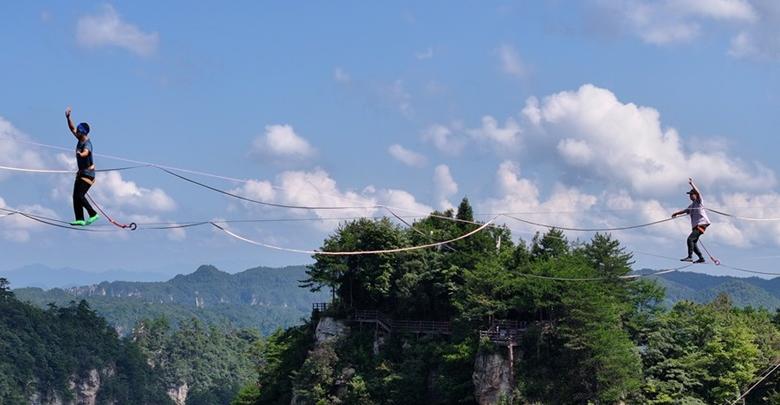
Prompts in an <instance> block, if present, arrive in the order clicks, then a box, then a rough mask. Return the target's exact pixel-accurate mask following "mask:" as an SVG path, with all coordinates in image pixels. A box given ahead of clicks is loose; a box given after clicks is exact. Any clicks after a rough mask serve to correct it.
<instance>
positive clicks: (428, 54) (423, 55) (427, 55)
mask: <svg viewBox="0 0 780 405" xmlns="http://www.w3.org/2000/svg"><path fill="white" fill-rule="evenodd" d="M414 56H415V57H416V58H417V59H418V60H426V59H431V58H433V48H428V49H426V50H424V51H421V52H416V53H415V54H414Z"/></svg>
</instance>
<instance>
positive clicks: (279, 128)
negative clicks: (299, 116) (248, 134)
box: [252, 125, 316, 159]
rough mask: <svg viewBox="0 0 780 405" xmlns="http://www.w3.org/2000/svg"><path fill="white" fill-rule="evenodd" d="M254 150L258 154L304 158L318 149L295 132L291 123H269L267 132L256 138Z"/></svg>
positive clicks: (266, 128)
mask: <svg viewBox="0 0 780 405" xmlns="http://www.w3.org/2000/svg"><path fill="white" fill-rule="evenodd" d="M252 151H253V152H254V153H256V154H260V155H265V156H272V157H276V158H294V159H303V158H308V157H311V156H313V155H314V154H315V153H316V151H315V149H314V148H313V147H312V146H311V145H310V144H309V142H308V141H307V140H306V139H304V138H303V137H301V136H299V135H298V134H296V133H295V130H294V129H293V127H292V126H290V125H268V126H266V127H265V134H263V135H260V136H258V137H257V138H255V140H254V142H253V143H252Z"/></svg>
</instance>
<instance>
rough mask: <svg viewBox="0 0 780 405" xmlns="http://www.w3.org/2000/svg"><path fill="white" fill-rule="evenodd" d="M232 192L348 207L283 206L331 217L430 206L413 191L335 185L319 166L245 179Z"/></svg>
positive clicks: (321, 225) (324, 225) (327, 224)
mask: <svg viewBox="0 0 780 405" xmlns="http://www.w3.org/2000/svg"><path fill="white" fill-rule="evenodd" d="M233 192H235V193H237V194H239V195H243V196H246V197H249V198H254V199H258V200H261V201H264V202H269V203H275V204H284V205H292V206H306V207H351V208H346V209H339V210H328V209H323V210H302V209H293V208H290V209H285V211H286V212H289V213H290V214H292V215H298V216H309V215H316V216H317V217H319V218H322V219H326V218H333V217H370V216H373V215H378V214H382V215H387V212H384V211H382V210H381V208H379V206H380V205H385V206H388V207H394V208H398V209H400V210H402V211H403V212H415V213H429V212H431V211H432V210H433V209H432V208H431V207H430V206H428V205H426V204H424V203H421V202H419V201H417V200H416V198H415V197H414V195H412V194H411V193H409V192H407V191H405V190H397V189H377V188H376V187H373V186H367V187H365V188H364V189H363V190H362V191H361V192H356V191H352V190H345V189H342V188H340V187H339V186H338V184H337V182H336V180H334V179H333V178H332V177H330V175H329V174H328V173H327V172H326V171H325V170H322V169H315V170H312V171H285V172H282V173H280V174H279V175H278V176H277V177H276V179H275V181H274V182H273V183H271V182H269V181H261V180H256V181H254V182H253V183H251V184H250V183H247V184H244V185H242V186H241V187H239V188H236V189H235V190H233ZM244 206H245V207H247V208H250V207H252V208H257V209H261V210H268V209H272V208H269V207H264V206H261V205H257V204H251V203H246V204H244ZM313 225H314V226H316V227H317V228H318V229H320V230H324V231H331V230H333V229H334V228H335V227H336V226H337V225H338V223H337V222H335V221H325V220H323V221H318V222H313Z"/></svg>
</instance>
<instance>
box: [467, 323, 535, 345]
mask: <svg viewBox="0 0 780 405" xmlns="http://www.w3.org/2000/svg"><path fill="white" fill-rule="evenodd" d="M527 330H528V322H526V321H516V320H512V319H495V320H493V323H492V324H491V325H490V328H488V330H481V331H479V337H480V339H485V338H487V339H490V341H491V342H493V343H499V344H512V345H516V344H517V342H518V340H520V338H521V337H522V335H523V333H525V332H526V331H527Z"/></svg>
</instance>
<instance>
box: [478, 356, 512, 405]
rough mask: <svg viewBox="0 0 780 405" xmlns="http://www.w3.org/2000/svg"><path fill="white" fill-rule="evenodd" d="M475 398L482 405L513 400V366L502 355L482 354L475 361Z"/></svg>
mask: <svg viewBox="0 0 780 405" xmlns="http://www.w3.org/2000/svg"><path fill="white" fill-rule="evenodd" d="M471 378H472V381H474V396H475V397H476V399H477V403H479V404H480V405H493V404H498V403H500V401H502V400H504V401H507V400H508V401H510V402H509V403H511V399H512V364H511V363H510V361H509V359H508V358H507V357H506V356H504V355H502V354H501V353H486V352H480V353H479V354H477V358H476V360H475V361H474V373H473V374H472V375H471Z"/></svg>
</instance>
